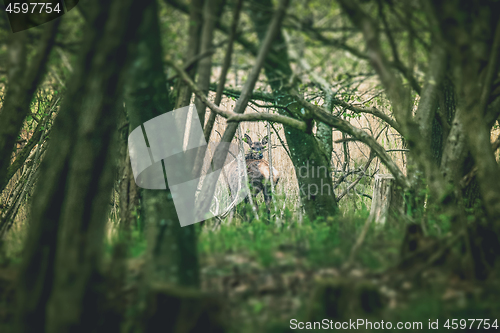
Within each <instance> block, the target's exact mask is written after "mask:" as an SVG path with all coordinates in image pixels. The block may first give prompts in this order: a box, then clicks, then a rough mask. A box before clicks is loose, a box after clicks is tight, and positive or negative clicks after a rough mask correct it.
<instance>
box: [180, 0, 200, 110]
mask: <svg viewBox="0 0 500 333" xmlns="http://www.w3.org/2000/svg"><path fill="white" fill-rule="evenodd" d="M203 2H204V0H192V1H191V6H190V8H189V41H188V45H187V49H186V57H185V58H184V63H185V64H187V63H189V62H191V61H193V60H194V58H195V57H196V56H197V55H198V51H199V49H200V37H201V25H202V23H203V15H202V10H203ZM187 72H188V74H189V75H190V77H191V78H192V79H194V77H195V75H196V66H194V64H193V65H192V66H191V68H189V69H187ZM177 82H178V84H177V87H176V89H175V90H176V91H177V92H178V95H177V101H176V103H175V108H176V109H178V108H181V107H184V106H188V105H189V103H190V102H191V94H192V91H191V89H190V88H189V87H188V86H187V84H185V83H184V82H183V81H182V80H178V81H177Z"/></svg>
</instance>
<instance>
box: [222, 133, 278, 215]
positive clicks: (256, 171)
mask: <svg viewBox="0 0 500 333" xmlns="http://www.w3.org/2000/svg"><path fill="white" fill-rule="evenodd" d="M243 141H244V142H246V144H247V145H248V146H249V150H248V153H247V154H245V164H246V172H247V177H248V183H249V188H250V193H242V195H243V196H244V197H245V199H244V200H245V203H248V202H249V201H250V200H249V198H248V196H249V195H251V196H252V199H253V202H255V198H256V197H257V195H258V194H259V193H260V192H262V194H263V196H264V202H265V204H266V209H267V216H268V219H269V218H270V216H271V209H270V204H271V200H272V193H271V168H270V166H269V162H267V161H266V160H264V159H263V157H264V155H263V150H264V149H265V148H266V145H267V143H268V138H267V136H265V137H264V138H263V139H262V141H253V140H252V138H251V137H250V136H249V135H248V134H245V139H244V140H243ZM235 162H236V161H235ZM238 172H239V168H238V165H237V163H234V164H233V166H232V167H231V168H230V170H229V172H228V176H227V180H228V183H229V192H230V194H231V198H232V199H233V204H231V205H230V206H229V208H228V210H232V209H233V208H234V203H235V202H236V200H237V197H238V195H239V194H238V192H240V190H241V188H242V187H241V185H239V184H238V182H239V179H241V177H238ZM272 177H273V184H274V185H276V184H277V183H278V181H279V179H280V173H279V171H278V170H276V169H275V168H274V167H273V168H272ZM224 215H227V214H224Z"/></svg>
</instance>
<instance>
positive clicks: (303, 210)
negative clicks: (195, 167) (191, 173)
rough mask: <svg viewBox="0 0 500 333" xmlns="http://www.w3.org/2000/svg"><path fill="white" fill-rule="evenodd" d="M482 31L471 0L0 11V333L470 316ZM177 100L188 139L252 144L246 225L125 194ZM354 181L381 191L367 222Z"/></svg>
mask: <svg viewBox="0 0 500 333" xmlns="http://www.w3.org/2000/svg"><path fill="white" fill-rule="evenodd" d="M499 16H500V2H499V1H494V0H447V1H444V0H443V1H442V0H438V1H430V0H417V1H393V0H357V1H355V0H337V1H323V0H293V1H291V0H280V1H275V2H273V1H271V0H192V1H182V0H158V1H155V0H141V1H140V0H120V1H118V0H103V1H90V0H87V1H84V0H82V1H80V2H79V4H78V6H77V7H76V8H75V9H73V10H71V11H69V12H68V13H67V14H65V15H64V16H63V17H62V18H61V19H58V20H55V21H52V22H50V23H47V24H44V25H42V26H39V27H35V28H32V29H29V30H26V31H23V32H19V33H16V34H13V33H12V32H11V30H10V27H9V22H8V19H7V17H6V15H5V13H2V15H0V107H1V109H0V193H1V196H0V331H1V332H160V331H161V332H201V331H203V332H207V331H208V332H224V331H225V332H287V331H290V330H291V329H290V326H289V321H290V319H292V318H296V319H298V320H299V321H320V320H322V319H323V318H329V319H332V320H334V321H345V320H347V321H348V320H349V319H353V320H355V319H357V318H365V319H371V320H373V321H380V320H384V321H393V322H397V321H411V322H416V321H421V322H423V323H424V327H425V325H426V323H427V322H428V319H431V320H435V319H439V320H440V322H441V321H442V322H444V321H445V320H446V319H453V318H456V319H469V318H490V319H491V321H492V322H493V321H494V320H495V319H497V318H496V317H495V316H497V315H498V313H500V311H499V305H498V300H497V299H496V297H495V295H496V294H498V292H499V291H500V285H499V281H500V280H499V275H498V274H499V270H498V264H497V262H498V260H497V258H498V256H499V255H500V243H499V239H498V235H500V182H498V181H497V180H498V179H500V177H499V176H500V168H499V166H498V157H499V155H498V148H499V147H500V136H498V135H499V133H498V125H499V124H498V117H499V116H500V77H499V64H498V62H499V50H500V23H499V22H500V21H499ZM190 103H194V104H195V105H196V108H197V110H198V113H199V118H200V119H203V123H202V125H203V127H204V131H205V137H206V138H207V139H210V140H212V141H215V142H219V141H221V142H235V143H238V142H240V141H241V139H242V138H241V137H240V136H241V135H242V134H245V133H247V134H249V135H250V136H251V137H252V139H254V140H260V139H262V138H263V137H264V136H266V135H268V136H269V137H270V143H269V144H268V146H269V147H267V151H266V152H265V154H264V156H265V157H264V158H265V159H269V156H272V164H273V166H274V167H275V168H276V169H277V170H279V172H280V174H281V176H282V177H281V179H280V181H279V183H278V184H277V185H276V188H275V189H274V191H275V195H274V200H273V204H272V206H273V208H272V214H271V217H270V218H269V219H268V218H266V214H265V205H264V204H263V200H262V198H261V197H260V196H259V197H257V198H256V199H255V200H256V201H257V203H258V206H259V211H258V212H257V215H252V214H250V217H249V218H244V215H245V214H244V212H245V211H247V210H250V208H249V207H245V205H240V206H239V207H238V208H237V209H236V212H235V213H234V214H231V216H229V217H227V218H224V219H223V220H222V221H221V220H217V219H212V220H208V221H205V222H204V223H200V224H196V225H192V226H188V227H184V228H181V227H180V226H179V223H178V220H177V216H176V212H175V208H174V204H173V201H172V197H171V195H170V192H169V191H168V190H167V191H154V190H144V189H140V188H138V187H137V186H136V185H135V182H134V180H133V175H132V171H131V167H130V158H129V156H128V153H127V138H128V134H129V133H130V132H131V131H132V130H134V129H135V128H137V127H138V126H140V125H141V124H142V123H144V122H145V121H147V120H149V119H152V118H154V117H155V116H158V115H160V114H163V113H165V112H168V111H171V110H173V109H176V108H179V107H183V106H187V105H189V104H190ZM269 150H270V152H271V154H270V155H269V154H268V153H269ZM225 156H226V152H225V151H223V150H220V151H217V152H216V153H215V156H214V159H213V163H214V165H215V166H216V167H217V166H220V165H221V163H222V162H223V161H224V159H225ZM309 165H315V166H324V167H326V168H327V169H328V170H329V172H328V173H326V174H322V175H321V176H320V177H317V175H316V177H313V176H310V177H309V176H307V177H302V176H300V174H298V173H297V172H298V170H300V167H303V166H309ZM376 174H392V176H393V177H394V193H396V194H395V195H397V198H399V199H398V200H396V204H397V207H396V208H395V209H394V210H392V211H391V212H390V218H389V219H388V221H387V223H385V224H383V225H380V224H375V223H372V222H373V220H372V218H370V217H369V213H370V207H371V204H372V199H373V196H374V195H375V194H374V193H373V186H374V176H375V175H376ZM325 183H327V184H331V185H332V187H333V188H335V190H334V194H323V195H322V194H317V195H310V193H308V192H307V191H306V192H302V191H300V188H301V186H302V188H304V187H305V188H308V187H310V186H313V185H317V186H319V187H320V186H321V185H322V184H325ZM224 191H225V189H224V188H223V187H219V188H217V189H216V194H217V195H218V196H223V195H224ZM203 195H206V192H203V189H201V193H200V198H201V199H200V202H201V205H204V206H205V207H207V206H210V200H206V198H205V200H204V197H203Z"/></svg>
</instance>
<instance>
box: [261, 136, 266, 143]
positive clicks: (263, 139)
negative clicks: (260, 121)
mask: <svg viewBox="0 0 500 333" xmlns="http://www.w3.org/2000/svg"><path fill="white" fill-rule="evenodd" d="M261 143H262V144H263V145H267V135H266V136H265V137H263V138H262V141H261Z"/></svg>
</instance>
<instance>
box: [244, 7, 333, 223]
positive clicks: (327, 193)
mask: <svg viewBox="0 0 500 333" xmlns="http://www.w3.org/2000/svg"><path fill="white" fill-rule="evenodd" d="M271 9H272V2H271V1H269V0H259V1H258V6H255V7H253V8H252V12H251V18H252V21H253V23H254V26H255V29H256V31H257V35H258V37H259V39H260V40H261V41H262V40H263V38H264V35H265V32H266V29H267V27H268V26H269V22H270V17H271V15H272V10H271ZM274 59H280V62H275V61H274ZM265 71H266V76H267V79H268V81H269V84H270V85H271V88H272V89H273V93H274V95H275V97H276V102H277V103H278V104H280V105H288V108H289V109H290V110H291V111H292V113H294V114H295V115H297V114H300V110H301V106H300V105H299V104H298V103H294V102H293V100H292V98H290V97H288V96H289V94H288V90H289V89H288V88H286V86H287V85H288V82H289V81H290V78H291V76H292V69H291V67H290V62H289V60H288V54H287V48H286V44H285V40H284V38H283V34H282V33H281V30H280V32H279V33H278V36H277V38H276V42H275V43H274V45H273V48H272V49H271V51H270V52H269V56H268V57H267V63H266V66H265ZM279 110H280V111H279V112H280V113H282V114H284V115H287V116H289V115H290V114H288V113H287V112H286V111H283V110H282V109H279ZM283 128H284V130H285V137H286V141H287V143H288V146H289V148H290V156H291V159H292V163H293V165H294V167H295V174H296V176H297V180H298V183H299V189H300V190H299V193H300V198H301V201H302V204H303V206H304V209H305V212H306V214H307V216H308V217H309V220H311V221H313V220H315V219H316V218H317V217H320V216H322V217H326V216H333V215H336V214H337V212H338V205H337V200H336V199H335V193H334V192H333V187H332V176H331V172H330V164H329V158H327V157H325V154H324V153H323V151H322V149H321V148H320V146H319V144H318V141H317V140H316V138H315V137H314V136H313V135H311V134H307V133H304V132H302V131H299V130H297V129H295V128H291V127H290V126H287V125H284V126H283ZM330 136H331V135H330Z"/></svg>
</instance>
